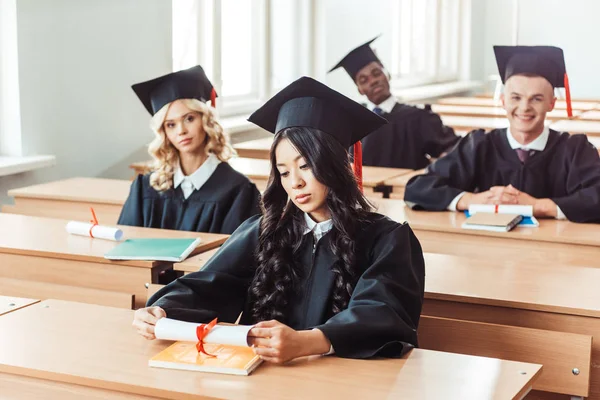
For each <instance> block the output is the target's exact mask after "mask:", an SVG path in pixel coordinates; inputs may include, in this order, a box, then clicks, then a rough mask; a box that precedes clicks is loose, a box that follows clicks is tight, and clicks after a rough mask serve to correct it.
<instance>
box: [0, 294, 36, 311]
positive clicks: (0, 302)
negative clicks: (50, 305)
mask: <svg viewBox="0 0 600 400" xmlns="http://www.w3.org/2000/svg"><path fill="white" fill-rule="evenodd" d="M0 293H2V288H1V287H0ZM37 302H39V300H35V299H27V298H23V297H14V296H2V295H0V316H2V315H5V314H8V313H9V312H13V311H16V310H18V309H21V308H23V307H27V306H30V305H32V304H35V303H37Z"/></svg>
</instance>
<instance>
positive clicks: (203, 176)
mask: <svg viewBox="0 0 600 400" xmlns="http://www.w3.org/2000/svg"><path fill="white" fill-rule="evenodd" d="M220 163H221V160H219V159H218V158H217V156H215V155H214V154H212V153H210V154H209V155H208V158H207V159H206V160H205V161H204V163H203V164H202V165H201V166H200V168H198V169H197V170H196V171H194V172H193V173H192V174H191V175H189V176H185V175H184V174H183V171H182V170H181V165H180V164H179V163H177V165H176V166H175V173H174V174H173V187H174V188H175V189H177V188H178V187H179V185H181V183H182V182H183V181H184V179H185V180H188V181H189V182H190V183H191V184H192V186H193V188H194V190H198V189H200V188H201V187H202V185H204V184H205V183H206V181H207V180H208V178H210V177H211V175H212V174H213V173H214V172H215V170H216V169H217V167H218V166H219V164H220Z"/></svg>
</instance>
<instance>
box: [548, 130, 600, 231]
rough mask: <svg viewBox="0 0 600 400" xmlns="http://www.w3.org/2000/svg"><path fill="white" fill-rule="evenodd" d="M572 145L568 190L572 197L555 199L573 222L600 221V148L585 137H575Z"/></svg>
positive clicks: (570, 139) (570, 140) (553, 199)
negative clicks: (599, 149)
mask: <svg viewBox="0 0 600 400" xmlns="http://www.w3.org/2000/svg"><path fill="white" fill-rule="evenodd" d="M568 142H569V143H568V145H569V146H572V147H573V150H572V151H570V152H569V153H570V155H571V158H570V160H569V173H568V175H567V183H566V188H567V192H568V194H567V195H566V196H563V197H557V198H552V199H551V200H552V201H554V202H555V203H556V204H557V205H558V206H559V207H560V209H561V211H562V212H563V213H564V214H565V216H566V217H567V218H568V219H569V221H573V222H600V157H599V156H598V149H596V148H595V147H594V145H592V144H591V143H590V142H588V140H587V137H586V136H585V135H573V136H571V137H570V138H569V141H568Z"/></svg>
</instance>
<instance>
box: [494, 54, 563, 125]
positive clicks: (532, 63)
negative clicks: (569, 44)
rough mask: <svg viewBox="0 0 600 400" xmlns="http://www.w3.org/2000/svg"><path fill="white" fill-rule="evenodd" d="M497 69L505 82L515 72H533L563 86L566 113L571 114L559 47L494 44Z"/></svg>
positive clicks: (558, 85)
mask: <svg viewBox="0 0 600 400" xmlns="http://www.w3.org/2000/svg"><path fill="white" fill-rule="evenodd" d="M494 53H495V55H496V63H497V64H498V71H499V73H500V77H501V79H502V83H505V82H506V80H507V79H508V78H510V77H511V76H513V75H517V74H533V75H538V76H541V77H542V78H545V79H546V80H547V81H548V82H550V84H551V85H552V87H554V88H557V87H558V88H560V87H564V88H565V93H566V101H567V113H568V115H569V117H572V116H573V108H572V106H571V89H570V88H569V77H568V75H567V68H566V66H565V57H564V53H563V51H562V49H561V48H559V47H554V46H494Z"/></svg>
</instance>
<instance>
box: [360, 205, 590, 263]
mask: <svg viewBox="0 0 600 400" xmlns="http://www.w3.org/2000/svg"><path fill="white" fill-rule="evenodd" d="M369 200H371V202H372V203H374V204H375V205H376V206H377V208H378V212H379V213H381V214H384V215H387V216H388V217H390V218H391V219H393V220H395V221H399V222H404V221H407V222H408V223H409V224H410V226H411V227H412V229H413V230H414V231H415V233H416V235H417V237H418V238H419V240H420V242H421V245H422V246H423V249H424V251H427V252H431V253H442V254H453V255H468V256H469V257H475V258H485V259H490V258H501V259H505V260H521V261H528V262H536V263H542V264H543V263H546V262H547V261H548V260H552V261H553V262H556V263H559V264H563V265H581V266H598V260H600V225H598V224H576V223H573V222H569V221H558V220H553V219H544V220H540V227H539V228H523V227H517V228H515V229H513V230H512V231H510V232H505V233H500V232H487V231H475V230H469V229H462V228H461V225H462V223H463V222H464V221H465V220H466V217H465V214H464V213H462V212H451V211H442V212H430V211H414V210H411V209H410V208H408V207H406V205H405V204H404V202H403V201H401V200H395V199H380V198H370V199H369Z"/></svg>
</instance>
